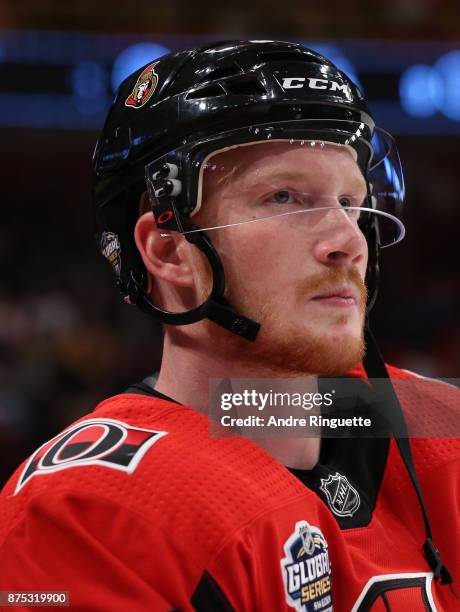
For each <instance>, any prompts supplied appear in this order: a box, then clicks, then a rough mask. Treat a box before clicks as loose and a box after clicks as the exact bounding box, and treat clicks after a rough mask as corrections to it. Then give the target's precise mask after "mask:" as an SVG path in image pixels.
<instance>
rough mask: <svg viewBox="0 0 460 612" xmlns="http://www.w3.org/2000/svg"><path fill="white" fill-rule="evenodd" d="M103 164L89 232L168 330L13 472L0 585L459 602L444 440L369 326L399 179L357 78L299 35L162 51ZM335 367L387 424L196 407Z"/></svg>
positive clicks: (298, 602)
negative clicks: (255, 429)
mask: <svg viewBox="0 0 460 612" xmlns="http://www.w3.org/2000/svg"><path fill="white" fill-rule="evenodd" d="M144 82H148V83H150V88H149V89H145V90H142V95H137V93H138V92H139V91H141V85H142V83H144ZM136 96H137V97H136ZM133 99H135V100H136V104H134V103H132V100H133ZM94 173H95V183H94V207H95V219H96V227H97V238H98V244H99V246H100V249H101V251H102V253H103V254H104V256H105V257H106V258H107V259H108V261H109V262H110V264H111V265H112V267H113V269H114V271H115V273H116V275H117V280H118V284H119V287H120V289H121V291H122V294H123V295H124V298H125V301H126V302H128V303H131V304H136V305H137V306H139V307H140V308H142V309H143V310H145V311H147V312H150V313H151V314H152V315H153V316H154V317H155V318H156V320H157V321H160V322H161V323H163V324H164V333H165V335H164V352H163V361H162V365H161V370H160V373H159V376H158V380H157V382H156V384H155V388H153V387H152V386H151V385H149V384H146V383H140V384H135V385H133V386H132V387H131V388H130V389H128V390H127V391H126V392H124V393H121V394H120V395H117V396H115V397H112V398H109V399H107V400H105V401H103V402H102V403H101V404H100V405H99V406H97V407H96V408H95V409H94V411H93V412H91V413H89V414H88V415H86V416H85V417H83V418H82V419H80V420H79V421H77V422H76V423H75V424H73V425H71V426H70V427H68V428H67V429H65V430H64V431H63V432H62V433H60V434H59V435H58V436H56V437H55V438H53V439H52V440H50V441H49V442H47V443H46V444H44V445H43V446H42V447H41V448H39V449H38V450H37V451H36V452H35V453H34V454H33V455H32V457H30V459H29V460H28V461H26V462H25V463H24V464H23V465H22V466H20V468H19V469H18V470H17V472H16V473H15V474H14V475H13V477H12V478H11V480H10V481H9V482H8V483H7V485H6V487H5V488H4V490H3V492H2V494H1V498H0V564H1V567H2V571H1V574H0V590H3V591H9V592H17V591H65V592H67V593H68V594H69V599H70V606H71V608H73V609H75V610H101V611H106V610H139V611H140V610H155V611H160V612H161V611H167V610H182V611H186V610H200V611H205V610H216V611H224V610H237V611H244V612H245V611H249V610H257V611H261V610H263V611H264V612H267V611H273V612H279V611H281V610H289V609H295V610H299V611H303V610H304V611H309V612H313V611H322V612H323V611H326V610H336V611H343V612H349V611H350V610H354V611H358V610H359V611H364V610H366V611H367V610H372V611H373V612H379V611H384V610H392V611H398V612H399V611H406V610H411V611H415V612H416V611H418V610H420V611H422V610H431V611H434V610H447V611H454V610H458V609H460V600H459V599H458V597H457V595H456V591H455V588H456V587H457V585H458V582H459V580H460V573H459V568H460V557H459V552H458V551H459V546H458V544H459V543H458V536H459V533H460V517H459V512H458V509H459V503H460V493H459V488H458V465H459V442H458V440H455V439H442V438H439V437H438V438H437V439H421V438H417V439H415V438H414V439H411V440H410V442H409V439H408V437H407V436H408V429H407V421H408V420H409V421H410V420H411V419H413V420H415V421H417V418H419V417H420V412H418V413H417V410H420V404H419V403H417V401H418V399H419V398H420V394H419V395H417V393H419V391H420V388H421V387H420V385H422V381H421V380H420V379H419V378H417V377H414V376H413V375H411V374H408V373H406V372H403V371H402V370H398V369H397V368H392V367H388V368H387V367H386V366H385V365H384V363H383V362H382V360H381V358H380V356H379V353H378V349H377V347H376V345H375V342H374V340H373V337H372V334H371V332H370V330H369V326H368V316H367V315H368V312H369V310H370V308H371V306H372V303H373V301H374V299H375V296H376V289H377V280H378V279H377V271H378V256H379V252H380V250H381V249H382V248H384V247H386V246H390V245H392V244H395V243H396V242H398V241H399V240H401V239H402V237H403V235H404V227H403V225H402V223H401V221H400V219H399V210H400V206H401V204H402V201H403V197H404V183H403V178H402V173H401V168H400V164H399V158H398V155H397V151H396V148H395V145H394V142H393V140H392V139H391V137H390V136H389V135H388V134H386V133H385V132H382V131H380V130H379V129H378V128H376V126H375V124H374V121H373V119H372V116H371V114H370V112H369V110H368V108H367V106H366V103H365V101H364V100H363V98H362V96H361V94H360V92H359V91H358V89H357V88H356V86H355V85H354V84H353V83H352V82H351V81H350V80H349V79H348V78H347V77H346V76H345V75H344V74H343V73H342V72H341V71H340V70H338V69H337V68H336V67H335V66H334V65H333V64H332V63H331V62H330V61H328V60H327V59H326V58H324V57H322V56H320V55H318V54H317V53H314V52H312V51H309V50H307V49H305V48H303V47H301V46H299V45H295V44H290V43H281V42H267V41H263V42H257V41H250V42H226V43H222V44H213V45H210V46H208V47H202V48H198V49H192V50H186V51H180V52H177V53H173V54H170V55H167V56H165V57H163V58H160V59H159V60H157V61H155V62H152V63H151V64H149V65H147V66H144V67H143V68H142V69H140V70H138V71H137V72H136V73H135V74H133V75H132V76H131V77H129V78H128V79H127V80H126V81H125V82H124V83H123V84H122V85H121V87H120V89H119V91H118V93H117V97H116V100H115V102H114V104H113V106H112V109H111V111H110V113H109V116H108V119H107V121H106V124H105V127H104V130H103V133H102V135H101V137H100V140H99V143H98V146H97V148H96V152H95V157H94ZM332 376H336V377H338V376H340V377H343V378H344V379H345V380H348V381H351V383H352V384H353V385H354V386H353V388H354V389H356V393H357V396H358V395H359V397H360V402H361V403H360V406H361V407H362V406H364V412H363V413H362V414H361V415H360V416H354V417H353V418H355V419H358V421H357V422H359V423H364V419H363V415H364V416H365V417H367V418H368V420H373V421H374V423H378V424H379V427H380V429H379V432H380V435H379V436H378V437H363V436H358V437H355V436H353V435H348V434H349V432H348V433H347V432H346V431H345V432H342V433H341V434H340V435H339V434H337V435H335V437H328V436H327V435H325V430H324V423H326V417H325V420H324V423H323V430H321V429H316V430H315V431H314V433H313V434H312V435H310V436H307V437H304V436H302V435H301V434H300V433H299V431H298V430H296V432H295V433H294V434H292V435H290V436H289V437H287V438H286V437H270V436H268V435H267V436H259V437H258V438H257V439H248V438H247V437H241V436H240V437H238V436H237V435H236V433H235V434H234V435H233V434H232V433H230V435H229V434H228V432H227V435H225V434H224V433H223V431H222V430H221V429H220V428H219V427H218V426H214V424H213V421H212V419H211V416H212V412H213V410H214V408H215V406H214V399H215V397H216V393H217V394H219V392H220V390H221V389H222V388H225V390H226V391H228V389H230V395H227V396H226V397H227V399H229V398H231V397H233V398H235V396H236V395H237V394H238V391H243V393H240V394H239V396H240V397H242V398H246V399H248V398H249V395H248V394H246V395H244V391H247V389H246V390H244V389H241V384H242V383H241V380H240V379H243V378H248V377H250V378H252V379H266V378H271V379H272V380H275V381H277V382H279V385H280V387H279V388H280V389H281V390H282V391H286V390H292V388H293V387H292V385H294V387H295V389H296V390H297V391H299V390H301V391H302V393H303V394H304V395H303V397H304V399H305V394H307V393H308V398H309V400H312V399H314V398H315V396H321V397H322V398H325V397H326V393H320V391H324V387H323V386H322V385H323V384H327V377H332ZM213 379H222V380H221V382H220V383H218V384H217V387H215V386H214V387H213V386H211V387H210V381H211V380H213ZM391 380H393V383H392V382H391ZM401 380H404V381H406V382H407V383H408V385H407V386H406V387H404V388H400V389H399V391H398V393H397V394H396V393H395V391H394V387H393V385H396V386H397V382H398V381H401ZM232 381H233V382H232ZM210 389H211V391H210ZM232 393H233V395H232ZM423 394H424V397H425V399H427V401H428V404H429V405H430V407H431V406H433V407H436V410H438V411H439V412H437V414H438V415H440V414H443V415H446V422H447V419H448V418H449V415H450V414H451V412H450V411H451V410H452V409H453V408H455V405H457V406H458V391H457V390H456V389H455V388H452V387H449V386H448V385H441V384H438V383H435V382H429V383H427V384H426V385H425V386H423ZM251 397H253V396H252V395H251ZM254 397H259V396H254ZM264 397H265V396H264ZM398 398H399V399H398ZM417 398H418V399H417ZM456 402H457V404H455V403H456ZM235 403H236V404H238V403H237V402H236V401H235ZM241 404H242V401H240V402H239V404H238V405H239V406H241ZM401 406H402V407H401ZM382 407H383V408H382ZM433 409H434V408H433ZM335 410H336V413H337V415H336V416H340V415H341V414H342V415H348V414H349V407H348V405H346V402H345V400H344V399H340V398H339V399H338V400H337V405H336V406H335ZM414 411H415V419H414ZM304 413H305V411H304ZM239 414H241V411H240V412H239ZM353 414H354V413H353ZM260 415H261V411H260V412H259V418H263V417H262V416H260ZM285 416H287V415H285ZM319 416H322V415H319ZM319 416H318V418H319ZM359 419H361V420H359ZM353 422H355V421H353ZM257 423H259V424H260V423H261V421H258V422H257ZM382 428H383V429H382ZM222 429H223V428H222ZM382 431H383V434H382ZM443 433H445V430H443ZM438 549H439V550H438ZM457 590H458V587H457Z"/></svg>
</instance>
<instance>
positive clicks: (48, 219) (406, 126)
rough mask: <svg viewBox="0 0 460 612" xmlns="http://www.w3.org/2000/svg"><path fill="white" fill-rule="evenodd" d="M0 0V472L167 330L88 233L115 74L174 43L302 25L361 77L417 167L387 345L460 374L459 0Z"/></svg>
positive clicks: (389, 261)
mask: <svg viewBox="0 0 460 612" xmlns="http://www.w3.org/2000/svg"><path fill="white" fill-rule="evenodd" d="M319 4H320V3H313V2H307V1H306V0H285V1H284V2H282V3H280V2H275V1H274V0H253V1H252V2H250V3H249V2H243V1H242V0H234V1H233V2H232V3H216V2H212V1H211V0H199V1H194V2H186V1H185V0H184V1H182V0H169V1H168V2H165V1H160V2H152V1H147V0H137V2H136V3H133V2H128V1H127V0H113V1H112V2H111V3H107V2H103V1H102V0H91V1H89V0H77V1H76V2H72V3H63V2H60V1H59V0H40V1H39V0H21V2H15V1H13V0H3V1H0V74H1V79H0V142H1V148H0V156H1V168H2V172H1V176H2V189H1V193H2V196H1V198H2V201H1V211H2V215H1V219H2V220H1V224H0V267H1V268H0V269H1V272H0V484H1V483H2V482H3V481H4V480H5V479H6V477H7V476H8V475H9V473H10V472H11V471H12V470H13V468H14V467H16V466H17V465H18V464H19V462H20V461H21V460H22V459H24V458H25V456H26V455H27V454H28V453H30V452H31V450H32V449H33V448H35V447H36V446H37V445H39V444H40V443H42V442H43V441H44V440H45V439H47V438H49V437H50V436H52V435H53V434H55V433H57V432H58V431H59V430H60V429H61V428H62V427H64V426H65V425H67V424H68V423H70V422H71V421H73V420H74V419H76V418H77V417H79V416H80V415H81V414H83V413H85V412H88V411H89V410H91V409H92V407H93V406H94V405H95V404H96V403H97V402H98V401H100V400H101V399H102V398H104V397H105V396H108V395H109V394H113V393H115V392H117V391H121V390H123V389H124V388H125V387H126V386H127V385H128V384H129V383H130V382H135V381H137V380H140V379H142V378H144V377H145V376H147V375H149V374H151V373H152V372H153V371H154V369H155V367H156V366H157V365H158V363H159V360H160V356H161V336H160V333H159V331H158V329H157V328H156V327H155V325H154V324H152V322H151V320H150V319H149V318H148V317H147V316H145V315H142V314H140V313H138V312H137V311H136V310H135V309H134V308H130V307H128V306H125V305H123V304H122V303H121V301H120V299H119V296H118V293H117V290H116V287H115V284H114V282H113V281H114V279H113V278H112V271H111V270H110V269H109V266H108V264H106V263H105V262H104V261H103V259H102V257H101V256H100V255H99V254H98V252H97V249H96V246H95V244H94V241H93V237H92V231H93V230H92V217H91V210H90V162H91V154H92V148H93V146H94V143H95V140H96V137H97V131H98V129H99V128H100V127H101V125H102V120H103V117H104V115H105V113H106V110H107V108H108V105H109V104H110V100H111V98H112V96H113V92H114V90H115V88H116V87H117V85H118V84H119V82H120V81H121V80H122V79H123V78H124V76H126V75H127V74H129V73H130V72H131V71H132V70H134V69H135V68H137V67H139V66H141V65H143V64H145V63H147V61H149V60H151V59H154V57H155V56H158V55H161V54H162V53H164V52H166V51H168V50H175V49H178V48H181V47H186V46H190V45H195V44H201V43H204V42H207V41H210V40H222V39H224V40H225V39H232V38H264V39H267V38H275V39H281V40H293V41H296V42H303V43H304V44H305V45H306V46H310V47H312V48H314V49H316V50H319V51H320V52H321V51H322V52H324V53H325V54H326V55H328V56H329V57H331V59H333V60H334V61H335V62H336V63H337V64H338V65H339V66H340V67H341V68H342V69H344V70H345V71H346V72H348V74H350V76H352V78H354V79H356V80H357V81H358V82H359V84H360V85H361V87H362V88H363V89H364V91H365V93H366V95H367V96H368V98H369V99H370V100H371V108H372V109H373V111H374V113H375V116H376V118H377V120H378V122H379V123H380V125H381V126H382V127H384V128H386V129H387V130H388V131H390V132H392V133H393V134H394V135H395V137H396V139H397V142H398V145H399V148H400V153H401V157H402V160H403V165H404V167H405V170H406V188H407V203H406V213H405V221H406V226H407V230H408V236H407V238H406V240H405V241H404V242H403V243H402V244H401V245H398V246H397V247H395V248H393V249H389V250H387V251H384V252H383V257H382V279H381V290H380V298H379V301H378V304H377V306H376V308H375V310H374V313H373V323H374V328H375V330H376V333H377V336H378V338H379V341H380V343H381V347H382V349H383V351H384V354H385V356H386V359H387V361H389V362H390V363H391V362H394V363H396V364H397V365H399V366H401V367H405V368H408V369H413V370H416V371H418V372H420V373H422V374H426V375H429V376H435V377H459V376H460V322H459V316H458V313H459V312H460V274H459V272H460V264H459V254H458V253H459V227H460V205H459V204H460V172H459V169H458V166H459V162H458V160H459V153H460V8H459V5H458V2H457V1H455V0H386V1H385V0H383V1H382V0H381V1H379V2H377V1H376V0H372V1H368V2H361V1H359V0H349V1H348V2H346V3H344V2H339V1H338V0H329V2H327V3H322V4H321V5H320V6H318V5H319Z"/></svg>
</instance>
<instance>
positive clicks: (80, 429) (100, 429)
mask: <svg viewBox="0 0 460 612" xmlns="http://www.w3.org/2000/svg"><path fill="white" fill-rule="evenodd" d="M166 434H167V432H166V431H154V430H152V429H141V428H140V427H133V426H131V425H127V424H126V423H123V422H122V421H116V420H114V419H88V420H87V421H83V422H82V423H78V424H77V425H73V426H72V427H70V428H69V429H66V430H65V431H63V432H61V433H60V434H58V435H57V436H56V437H54V438H52V439H51V440H49V441H48V442H45V444H43V445H42V446H40V448H39V449H38V450H36V451H35V453H34V454H33V455H32V456H31V458H30V459H29V461H28V462H27V464H26V466H25V468H24V470H23V472H22V474H21V476H20V477H19V480H18V483H17V485H16V490H15V492H14V494H15V495H16V493H18V492H19V491H20V490H21V489H22V487H23V486H24V485H25V484H26V482H27V481H28V480H30V479H31V478H32V477H33V476H42V475H45V474H50V473H51V472H58V471H60V470H64V469H67V468H72V467H77V466H87V465H99V466H102V467H107V468H112V469H115V470H121V471H122V472H127V473H128V474H131V473H132V472H133V471H134V470H135V469H136V468H137V466H138V465H139V462H140V460H141V459H142V457H143V456H144V455H145V453H146V452H147V451H148V449H149V448H150V447H151V446H152V445H153V444H155V442H157V441H158V440H159V439H160V438H162V437H163V436H165V435H166Z"/></svg>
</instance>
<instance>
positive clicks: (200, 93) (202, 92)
mask: <svg viewBox="0 0 460 612" xmlns="http://www.w3.org/2000/svg"><path fill="white" fill-rule="evenodd" d="M225 93H226V92H225V89H224V88H223V87H222V85H219V84H218V83H211V84H210V85H203V87H199V88H198V89H195V90H194V91H191V92H190V93H188V94H187V100H196V99H199V98H215V97H216V96H223V95H224V94H225Z"/></svg>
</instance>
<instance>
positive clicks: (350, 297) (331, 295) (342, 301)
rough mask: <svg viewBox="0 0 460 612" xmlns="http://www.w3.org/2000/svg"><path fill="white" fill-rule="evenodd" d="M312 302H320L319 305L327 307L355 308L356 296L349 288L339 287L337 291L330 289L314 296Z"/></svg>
mask: <svg viewBox="0 0 460 612" xmlns="http://www.w3.org/2000/svg"><path fill="white" fill-rule="evenodd" d="M311 299H312V300H313V301H314V302H320V303H321V304H324V305H328V306H342V307H347V306H356V305H357V304H358V296H357V294H356V291H355V290H353V289H352V288H351V287H339V288H337V289H330V290H328V291H324V293H320V294H319V295H315V296H314V297H312V298H311Z"/></svg>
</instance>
